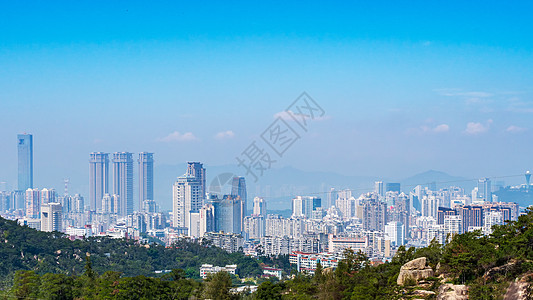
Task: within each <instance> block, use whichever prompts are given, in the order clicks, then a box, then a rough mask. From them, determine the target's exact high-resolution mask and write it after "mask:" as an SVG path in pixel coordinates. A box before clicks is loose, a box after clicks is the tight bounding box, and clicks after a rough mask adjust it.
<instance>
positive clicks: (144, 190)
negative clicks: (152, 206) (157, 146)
mask: <svg viewBox="0 0 533 300" xmlns="http://www.w3.org/2000/svg"><path fill="white" fill-rule="evenodd" d="M138 162H139V210H141V208H142V207H143V201H144V200H154V154H153V153H148V152H141V153H139V160H138Z"/></svg>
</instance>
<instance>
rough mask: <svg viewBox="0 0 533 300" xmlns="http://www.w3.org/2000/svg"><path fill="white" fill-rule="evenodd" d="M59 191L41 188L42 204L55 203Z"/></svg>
mask: <svg viewBox="0 0 533 300" xmlns="http://www.w3.org/2000/svg"><path fill="white" fill-rule="evenodd" d="M56 198H57V193H56V190H55V189H46V188H45V189H42V190H41V204H47V203H51V202H52V203H55V202H57V200H56Z"/></svg>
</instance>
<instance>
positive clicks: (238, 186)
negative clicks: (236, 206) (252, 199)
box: [231, 176, 247, 228]
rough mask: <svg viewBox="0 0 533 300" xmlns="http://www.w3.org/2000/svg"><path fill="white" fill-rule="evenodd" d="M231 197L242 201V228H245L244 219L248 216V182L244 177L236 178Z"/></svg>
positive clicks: (232, 184)
mask: <svg viewBox="0 0 533 300" xmlns="http://www.w3.org/2000/svg"><path fill="white" fill-rule="evenodd" d="M231 196H232V197H233V198H237V197H239V198H240V200H241V203H240V206H241V213H240V214H241V225H240V226H241V228H244V217H245V216H246V215H247V204H246V198H247V194H246V181H245V180H244V177H242V176H234V177H233V181H232V183H231Z"/></svg>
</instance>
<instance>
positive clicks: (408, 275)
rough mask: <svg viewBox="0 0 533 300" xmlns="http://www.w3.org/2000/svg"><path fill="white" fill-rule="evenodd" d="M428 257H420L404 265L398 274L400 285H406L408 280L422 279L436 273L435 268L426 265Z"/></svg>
mask: <svg viewBox="0 0 533 300" xmlns="http://www.w3.org/2000/svg"><path fill="white" fill-rule="evenodd" d="M426 263H427V259H426V258H425V257H420V258H417V259H413V260H412V261H410V262H408V263H406V264H405V265H403V266H402V267H401V269H400V274H399V275H398V280H397V283H398V285H404V284H405V283H406V282H407V281H408V280H410V279H412V280H416V281H418V280H420V279H425V278H428V277H431V276H433V275H434V272H433V269H432V268H431V267H429V266H427V265H426Z"/></svg>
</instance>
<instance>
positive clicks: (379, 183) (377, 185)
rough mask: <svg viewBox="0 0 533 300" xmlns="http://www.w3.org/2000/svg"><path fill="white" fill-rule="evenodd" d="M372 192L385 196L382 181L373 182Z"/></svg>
mask: <svg viewBox="0 0 533 300" xmlns="http://www.w3.org/2000/svg"><path fill="white" fill-rule="evenodd" d="M374 193H376V194H378V195H379V196H381V197H383V196H385V190H384V189H383V181H376V182H374Z"/></svg>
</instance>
